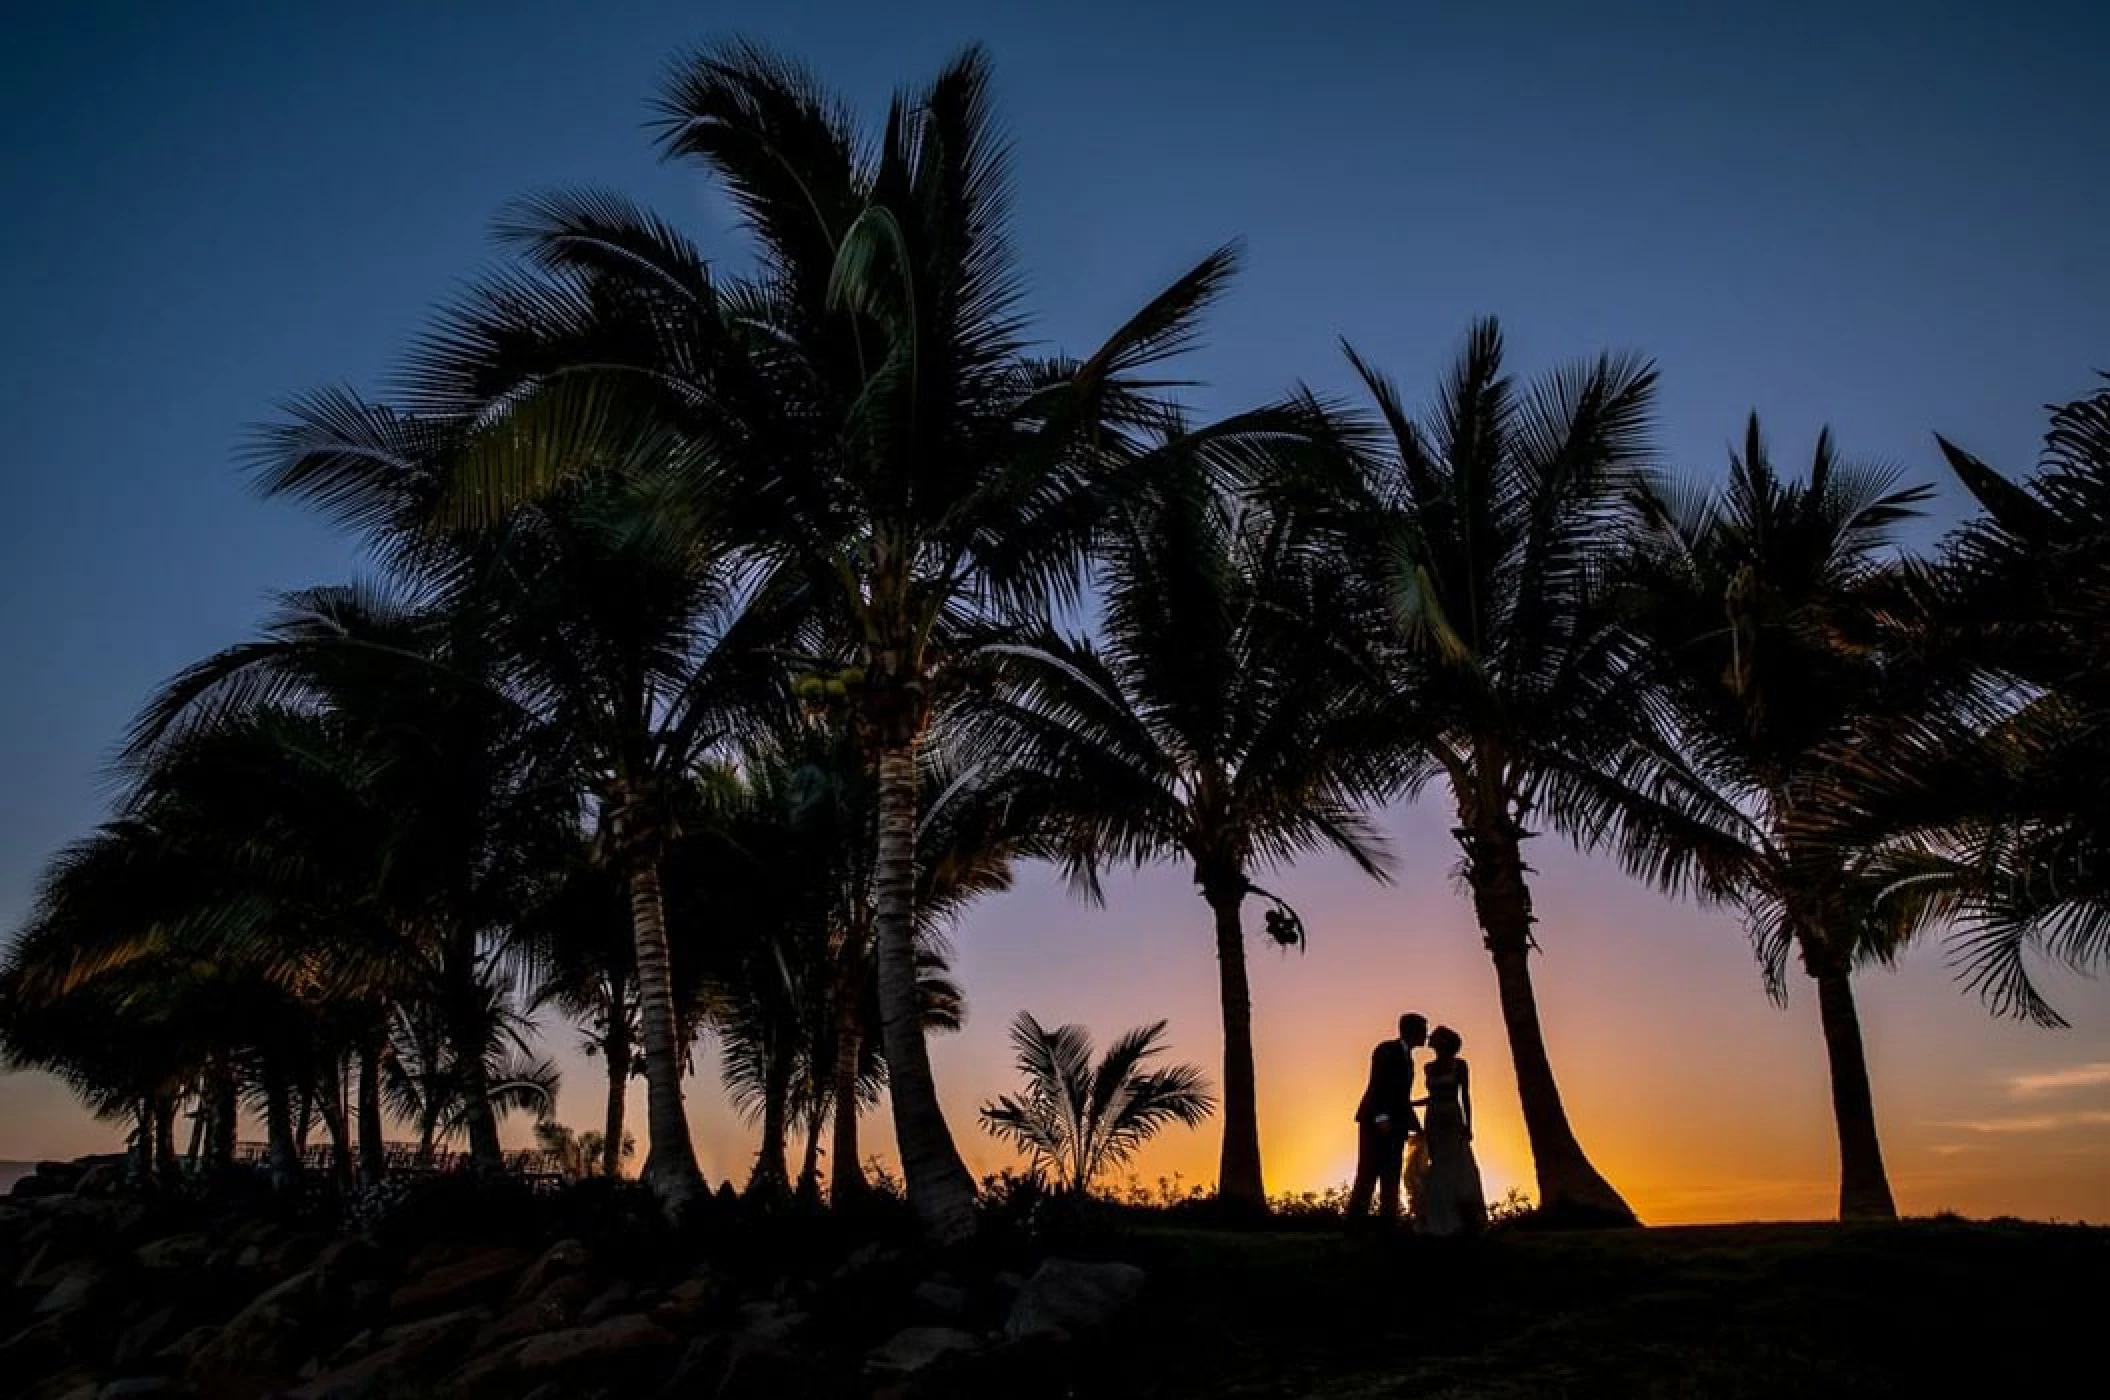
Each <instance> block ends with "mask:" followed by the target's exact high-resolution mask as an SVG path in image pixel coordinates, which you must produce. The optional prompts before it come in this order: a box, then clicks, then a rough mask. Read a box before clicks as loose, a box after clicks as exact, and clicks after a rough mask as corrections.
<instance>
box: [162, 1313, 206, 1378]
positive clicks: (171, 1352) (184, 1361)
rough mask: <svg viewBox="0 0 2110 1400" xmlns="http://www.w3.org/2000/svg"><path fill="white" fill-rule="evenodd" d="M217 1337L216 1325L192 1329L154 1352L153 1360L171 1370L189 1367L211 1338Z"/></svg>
mask: <svg viewBox="0 0 2110 1400" xmlns="http://www.w3.org/2000/svg"><path fill="white" fill-rule="evenodd" d="M219 1335H220V1326H219V1324H218V1323H211V1322H209V1323H206V1324H205V1325H204V1326H202V1327H193V1328H191V1329H190V1331H188V1332H185V1333H183V1334H182V1335H181V1336H179V1337H177V1338H176V1340H175V1341H173V1342H170V1343H169V1344H168V1345H167V1346H165V1347H163V1348H162V1349H161V1350H159V1351H157V1352H155V1353H154V1360H155V1361H157V1362H159V1363H161V1364H162V1365H164V1366H167V1367H168V1368H169V1369H171V1370H182V1369H184V1368H185V1367H187V1366H189V1365H190V1363H191V1362H192V1360H193V1359H195V1358H196V1357H197V1355H198V1353H199V1352H201V1351H203V1350H205V1348H206V1345H207V1344H208V1343H210V1342H211V1341H212V1339H213V1338H215V1337H217V1336H219Z"/></svg>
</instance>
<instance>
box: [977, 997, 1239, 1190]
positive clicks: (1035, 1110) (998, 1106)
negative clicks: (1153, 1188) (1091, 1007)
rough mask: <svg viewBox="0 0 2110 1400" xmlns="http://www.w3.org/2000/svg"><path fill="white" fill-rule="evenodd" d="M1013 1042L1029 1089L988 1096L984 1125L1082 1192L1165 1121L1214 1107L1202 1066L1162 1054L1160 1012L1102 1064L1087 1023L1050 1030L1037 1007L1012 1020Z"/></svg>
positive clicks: (1193, 1121)
mask: <svg viewBox="0 0 2110 1400" xmlns="http://www.w3.org/2000/svg"><path fill="white" fill-rule="evenodd" d="M1011 1044H1012V1045H1013V1047H1015V1048H1016V1049H1017V1051H1018V1071H1019V1073H1020V1074H1021V1075H1022V1076H1023V1077H1024V1078H1025V1081H1026V1088H1025V1092H1024V1093H1022V1094H1019V1095H1017V1096H1013V1095H1010V1094H1006V1095H1004V1096H1003V1097H1002V1098H1000V1099H998V1100H996V1101H995V1102H994V1103H989V1104H984V1105H983V1106H982V1126H983V1127H984V1128H986V1129H988V1131H990V1132H991V1133H993V1134H995V1135H996V1136H998V1137H1000V1138H1004V1139H1006V1140H1008V1141H1010V1142H1011V1143H1013V1144H1015V1145H1016V1146H1017V1147H1018V1149H1019V1150H1020V1151H1021V1152H1024V1153H1026V1154H1027V1156H1028V1158H1029V1159H1030V1160H1031V1164H1032V1168H1033V1170H1034V1171H1036V1172H1045V1173H1048V1174H1050V1175H1052V1176H1053V1178H1054V1180H1055V1183H1056V1185H1057V1186H1058V1187H1059V1188H1061V1189H1062V1190H1066V1191H1073V1192H1076V1193H1077V1194H1078V1195H1084V1194H1086V1193H1088V1192H1090V1190H1091V1189H1092V1183H1093V1182H1095V1181H1097V1180H1098V1179H1099V1177H1100V1175H1101V1174H1102V1173H1104V1172H1105V1171H1106V1170H1107V1169H1108V1168H1110V1167H1118V1166H1121V1165H1123V1164H1125V1163H1127V1162H1129V1161H1130V1160H1132V1159H1133V1158H1134V1156H1135V1154H1136V1153H1137V1152H1138V1151H1139V1150H1141V1148H1142V1147H1143V1145H1144V1144H1145V1143H1147V1142H1149V1141H1150V1139H1152V1138H1153V1137H1156V1136H1157V1135H1158V1133H1160V1132H1161V1131H1163V1130H1164V1129H1166V1128H1168V1127H1170V1126H1172V1125H1173V1124H1174V1123H1179V1124H1183V1125H1185V1126H1186V1127H1189V1128H1193V1127H1198V1126H1200V1125H1201V1123H1202V1122H1203V1121H1204V1120H1206V1119H1207V1118H1208V1116H1209V1114H1210V1113H1211V1112H1213V1111H1214V1110H1215V1107H1216V1102H1215V1100H1214V1099H1213V1098H1212V1097H1211V1096H1210V1094H1209V1087H1208V1081H1207V1080H1206V1079H1204V1078H1203V1077H1202V1072H1201V1070H1200V1069H1199V1068H1198V1067H1196V1066H1194V1065H1165V1066H1162V1067H1161V1066H1159V1065H1157V1064H1156V1063H1155V1062H1156V1061H1157V1059H1158V1057H1159V1056H1161V1055H1163V1054H1164V1053H1165V1048H1166V1047H1165V1023H1164V1022H1163V1021H1159V1022H1156V1023H1155V1024H1152V1025H1148V1026H1140V1027H1138V1028H1137V1029H1135V1030H1132V1031H1129V1032H1128V1033H1126V1034H1125V1035H1123V1036H1122V1037H1121V1038H1120V1039H1119V1040H1117V1041H1115V1042H1114V1043H1113V1045H1112V1047H1111V1048H1109V1049H1108V1050H1107V1052H1106V1056H1105V1058H1104V1059H1102V1060H1100V1061H1099V1062H1098V1063H1097V1064H1094V1063H1093V1062H1092V1037H1091V1033H1090V1032H1088V1031H1086V1030H1085V1029H1084V1027H1082V1026H1057V1027H1055V1028H1054V1029H1052V1030H1050V1029H1048V1028H1046V1027H1044V1026H1042V1025H1041V1024H1040V1022H1038V1021H1036V1020H1034V1019H1033V1013H1031V1012H1030V1011H1021V1012H1020V1013H1019V1014H1018V1019H1017V1020H1016V1021H1015V1022H1013V1023H1012V1026H1011Z"/></svg>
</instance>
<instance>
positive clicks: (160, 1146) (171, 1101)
mask: <svg viewBox="0 0 2110 1400" xmlns="http://www.w3.org/2000/svg"><path fill="white" fill-rule="evenodd" d="M154 1180H155V1181H156V1182H158V1183H160V1184H161V1185H163V1186H170V1187H173V1186H177V1185H180V1184H181V1183H182V1181H183V1163H182V1162H181V1161H180V1160H178V1159H177V1157H176V1096H175V1095H174V1094H169V1093H163V1094H156V1095H155V1096H154Z"/></svg>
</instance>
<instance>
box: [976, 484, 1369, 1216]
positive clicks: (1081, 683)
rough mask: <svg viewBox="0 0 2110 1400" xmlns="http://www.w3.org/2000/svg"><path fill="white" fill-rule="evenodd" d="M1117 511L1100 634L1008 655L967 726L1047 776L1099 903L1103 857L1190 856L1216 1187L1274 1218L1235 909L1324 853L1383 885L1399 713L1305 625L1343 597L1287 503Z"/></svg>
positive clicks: (1060, 833)
mask: <svg viewBox="0 0 2110 1400" xmlns="http://www.w3.org/2000/svg"><path fill="white" fill-rule="evenodd" d="M1168 486H1169V487H1170V489H1166V490H1163V491H1161V492H1158V493H1156V494H1155V495H1154V496H1153V497H1152V498H1151V499H1149V500H1145V501H1139V502H1136V503H1134V504H1132V505H1130V506H1128V507H1126V508H1124V509H1123V510H1121V511H1119V512H1118V513H1117V523H1116V524H1115V525H1114V526H1113V527H1112V528H1111V529H1110V531H1109V538H1108V540H1107V542H1106V544H1105V545H1104V546H1103V548H1102V552H1101V557H1100V576H1101V579H1102V581H1103V584H1104V618H1103V622H1102V626H1101V632H1102V634H1103V641H1102V642H1101V643H1100V644H1098V645H1096V646H1095V645H1093V644H1092V643H1091V642H1088V641H1086V640H1084V639H1081V638H1074V637H1065V636H1060V635H1057V634H1054V633H1052V632H1048V633H1044V634H1043V635H1040V636H1037V637H1032V638H1028V639H1023V640H1021V641H1020V642H1018V643H1015V644H1009V645H1005V646H1003V647H1001V648H999V652H1000V661H999V663H998V668H997V680H996V695H995V697H994V699H993V700H988V701H980V702H978V703H977V706H976V707H975V709H978V710H979V711H980V712H981V713H980V714H979V716H978V715H977V714H976V713H975V712H974V710H970V711H969V712H968V713H967V714H966V716H965V718H964V724H965V727H966V728H967V729H968V730H969V731H970V732H973V731H974V730H976V729H979V730H980V733H979V735H978V736H977V737H976V738H975V740H974V743H973V745H972V751H973V752H975V753H977V754H978V755H979V756H980V761H982V762H984V763H990V764H994V763H997V762H1003V761H1009V762H1015V763H1018V764H1020V765H1022V766H1023V767H1025V768H1026V769H1027V770H1028V771H1030V772H1032V773H1034V774H1036V775H1037V776H1038V777H1039V778H1040V779H1041V781H1042V782H1043V783H1045V784H1046V790H1045V794H1044V796H1043V800H1044V801H1045V802H1047V804H1048V805H1049V807H1050V809H1051V810H1050V818H1049V823H1048V828H1049V829H1048V834H1047V836H1046V837H1045V838H1044V839H1045V840H1046V842H1047V843H1048V844H1050V845H1051V846H1052V847H1053V849H1054V850H1055V851H1056V852H1058V853H1059V855H1060V858H1061V859H1062V861H1063V863H1064V864H1065V865H1066V867H1067V868H1068V870H1069V872H1070V874H1071V876H1072V879H1073V881H1074V882H1075V883H1077V884H1078V885H1079V886H1080V887H1081V888H1082V889H1084V890H1085V891H1086V892H1088V893H1090V894H1092V895H1094V896H1096V894H1097V892H1098V871H1099V869H1100V867H1101V866H1102V865H1103V864H1105V863H1107V862H1125V863H1133V864H1138V865H1140V864H1143V863H1146V862H1152V861H1159V860H1166V859H1176V860H1180V861H1183V862H1186V863H1187V864H1188V865H1189V866H1190V868H1191V869H1192V870H1193V873H1194V882H1195V884H1196V886H1197V887H1198V889H1199V892H1200V894H1201V896H1202V898H1203V899H1204V900H1205V901H1206V902H1207V903H1208V906H1209V910H1210V913H1211V915H1212V918H1213V922H1214V931H1215V944H1216V962H1217V972H1218V977H1219V982H1220V993H1221V998H1222V1004H1223V1034H1224V1050H1223V1085H1224V1136H1223V1149H1222V1161H1221V1167H1220V1171H1219V1174H1218V1184H1217V1190H1218V1193H1219V1195H1220V1196H1221V1197H1222V1198H1223V1199H1224V1200H1226V1201H1229V1202H1233V1203H1236V1204H1239V1205H1243V1206H1250V1207H1258V1208H1264V1207H1265V1205H1266V1202H1267V1191H1266V1187H1265V1184H1264V1178H1263V1175H1262V1171H1261V1157H1260V1125H1259V1112H1258V1106H1257V1102H1256V1091H1255V1069H1254V1051H1253V1025H1252V998H1251V993H1250V991H1249V988H1248V979H1247V974H1246V946H1245V925H1244V918H1243V910H1244V906H1245V902H1246V899H1247V896H1248V895H1250V894H1252V893H1253V892H1254V890H1255V886H1254V884H1253V881H1252V876H1253V874H1254V873H1255V872H1256V870H1257V869H1259V868H1261V867H1265V866H1271V865H1275V864H1279V863H1281V862H1285V861H1287V860H1290V859H1292V858H1293V857H1295V856H1296V855H1298V854H1300V853H1302V852H1304V851H1307V850H1312V849H1316V848H1325V847H1332V848H1334V849H1337V850H1339V851H1341V852H1342V853H1344V854H1345V855H1347V856H1348V857H1349V859H1351V860H1353V861H1354V862H1355V863H1356V864H1357V865H1358V866H1359V867H1360V868H1361V869H1362V870H1363V871H1364V872H1365V873H1366V874H1369V875H1371V876H1373V877H1374V878H1378V879H1383V878H1385V865H1384V859H1383V853H1382V847H1381V842H1380V841H1379V839H1378V837H1377V835H1376V833H1375V832H1374V831H1372V829H1371V828H1370V826H1369V824H1368V823H1367V822H1366V821H1365V820H1364V818H1363V816H1362V815H1361V812H1360V810H1359V809H1360V807H1361V806H1362V805H1363V804H1366V803H1369V802H1373V801H1377V800H1380V799H1382V798H1383V797H1384V796H1385V795H1386V794H1387V793H1388V792H1389V791H1390V790H1392V789H1393V788H1394V787H1395V786H1396V781H1395V780H1396V777H1397V773H1396V771H1395V770H1396V768H1397V764H1396V753H1397V733H1396V725H1397V720H1396V714H1395V712H1394V707H1393V706H1392V705H1391V704H1390V703H1389V702H1390V697H1388V696H1386V695H1382V694H1378V693H1375V692H1374V690H1373V688H1372V687H1371V686H1370V685H1369V684H1367V675H1366V672H1365V671H1364V670H1363V669H1362V668H1361V667H1359V666H1357V665H1356V664H1355V663H1354V658H1353V657H1352V655H1351V654H1350V653H1349V652H1347V651H1346V650H1345V649H1344V648H1342V647H1340V646H1338V645H1336V644H1335V643H1334V641H1333V640H1332V639H1331V638H1330V637H1329V636H1328V635H1327V633H1326V631H1325V630H1324V629H1323V628H1321V627H1317V626H1314V625H1313V624H1312V620H1313V619H1314V618H1316V617H1319V616H1322V615H1324V614H1326V613H1327V612H1329V611H1330V610H1331V608H1332V607H1333V606H1334V605H1335V604H1337V603H1338V602H1339V601H1340V599H1341V596H1342V594H1341V582H1342V581H1341V580H1340V579H1339V577H1338V576H1337V572H1336V571H1334V570H1332V569H1331V567H1330V565H1331V561H1329V560H1328V559H1326V558H1325V557H1324V556H1323V554H1320V553H1316V552H1314V551H1313V550H1312V549H1311V548H1310V541H1309V540H1308V538H1307V537H1306V534H1305V533H1304V532H1303V531H1302V530H1301V529H1300V528H1299V526H1298V523H1297V522H1296V521H1295V519H1294V518H1293V516H1292V514H1291V513H1289V512H1288V511H1286V510H1284V509H1281V508H1279V507H1271V506H1269V505H1267V504H1266V503H1264V501H1263V500H1262V499H1261V498H1260V497H1258V496H1253V497H1237V496H1231V495H1227V494H1222V495H1220V494H1216V493H1212V492H1210V491H1209V490H1208V489H1207V488H1206V486H1205V485H1201V484H1198V483H1190V482H1184V481H1179V480H1178V479H1177V478H1174V479H1173V480H1172V481H1171V482H1169V483H1168Z"/></svg>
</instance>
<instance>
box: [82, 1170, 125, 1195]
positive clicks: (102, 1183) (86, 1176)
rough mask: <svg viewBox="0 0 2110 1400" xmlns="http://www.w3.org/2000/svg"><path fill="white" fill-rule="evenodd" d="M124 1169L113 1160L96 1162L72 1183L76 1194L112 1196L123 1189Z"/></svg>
mask: <svg viewBox="0 0 2110 1400" xmlns="http://www.w3.org/2000/svg"><path fill="white" fill-rule="evenodd" d="M124 1184H125V1169H124V1168H123V1167H121V1166H119V1165H117V1163H115V1162H97V1163H96V1164H95V1165H94V1166H92V1167H90V1168H88V1170H86V1171H84V1172H82V1173H81V1176H80V1180H78V1181H76V1182H74V1183H73V1194H74V1195H76V1196H114V1195H116V1194H117V1193H118V1192H119V1191H122V1190H123V1189H124Z"/></svg>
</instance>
